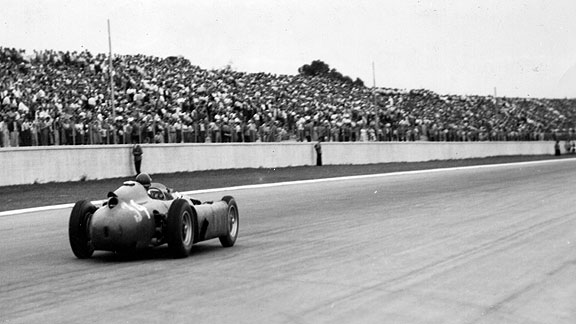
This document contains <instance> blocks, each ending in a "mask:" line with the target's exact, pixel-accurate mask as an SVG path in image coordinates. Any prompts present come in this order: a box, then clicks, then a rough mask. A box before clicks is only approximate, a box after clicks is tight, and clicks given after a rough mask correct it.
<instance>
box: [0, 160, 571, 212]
mask: <svg viewBox="0 0 576 324" xmlns="http://www.w3.org/2000/svg"><path fill="white" fill-rule="evenodd" d="M571 160H572V159H571ZM566 161H567V160H565V159H554V160H541V161H528V162H513V163H500V164H484V165H471V166H464V167H453V168H439V169H426V170H414V171H399V172H389V173H377V174H366V175H356V176H345V177H337V178H324V179H312V180H298V181H288V182H275V183H264V184H254V185H244V186H236V187H225V188H213V189H201V190H192V191H184V192H180V193H181V194H183V195H186V196H191V195H197V194H204V193H212V192H223V191H237V190H246V189H259V188H260V189H261V188H270V187H280V186H294V185H300V184H307V183H321V182H333V181H345V180H354V179H366V178H379V177H391V176H402V175H411V174H421V173H434V172H447V171H458V170H470V169H485V168H497V167H503V166H522V165H533V164H544V163H558V162H566ZM104 201H105V200H97V201H93V202H92V203H94V204H102V203H103V202H104ZM72 207H74V203H70V204H61V205H53V206H44V207H34V208H25V209H16V210H8V211H3V212H0V217H4V216H13V215H21V214H28V213H35V212H42V211H50V210H59V209H67V208H72Z"/></svg>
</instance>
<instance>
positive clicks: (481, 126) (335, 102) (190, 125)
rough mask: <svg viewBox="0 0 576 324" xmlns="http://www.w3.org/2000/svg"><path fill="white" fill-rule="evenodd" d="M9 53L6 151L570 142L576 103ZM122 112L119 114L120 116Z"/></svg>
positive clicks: (3, 118) (0, 125) (134, 58)
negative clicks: (90, 147)
mask: <svg viewBox="0 0 576 324" xmlns="http://www.w3.org/2000/svg"><path fill="white" fill-rule="evenodd" d="M108 62H109V58H108V56H107V55H106V54H96V55H93V54H91V53H90V52H88V51H83V52H62V51H51V50H46V51H34V52H33V53H26V52H25V51H24V50H20V49H10V48H2V47H0V103H1V107H0V145H1V146H3V147H15V146H36V145H74V144H76V145H79V144H113V143H121V144H127V143H183V142H184V143H204V142H210V143H218V142H277V141H285V140H292V141H317V140H321V141H517V140H520V141H532V140H553V139H564V140H572V139H573V136H574V130H573V129H574V120H575V117H576V99H537V98H505V97H492V96H477V95H466V96H464V95H443V94H437V93H434V92H432V91H428V90H400V89H389V88H378V89H373V88H369V87H365V86H363V85H358V84H351V83H346V82H340V81H337V80H333V79H328V78H323V77H318V76H316V77H311V76H305V75H302V74H299V75H276V74H270V73H244V72H237V71H234V70H232V69H230V68H224V69H219V70H207V69H202V68H200V67H198V66H194V65H192V64H191V63H190V61H189V60H187V59H185V58H183V57H168V58H158V57H151V56H145V55H115V56H114V57H113V64H112V66H113V71H114V73H113V83H114V87H113V89H114V90H113V93H114V103H113V105H112V104H111V97H112V96H111V93H112V90H111V88H112V87H110V75H109V72H108V71H109V65H108V64H109V63H108ZM112 107H114V108H112Z"/></svg>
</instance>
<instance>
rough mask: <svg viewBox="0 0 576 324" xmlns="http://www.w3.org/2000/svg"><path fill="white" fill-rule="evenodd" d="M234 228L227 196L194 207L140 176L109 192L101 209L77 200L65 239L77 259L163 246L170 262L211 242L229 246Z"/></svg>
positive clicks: (236, 222) (232, 206) (233, 213)
mask: <svg viewBox="0 0 576 324" xmlns="http://www.w3.org/2000/svg"><path fill="white" fill-rule="evenodd" d="M238 226H239V214H238V206H237V205H236V201H235V200H234V198H233V197H231V196H224V197H223V198H222V200H220V201H214V202H210V201H208V202H200V201H198V200H195V199H192V198H188V197H185V196H183V195H182V194H180V193H177V192H174V191H172V190H171V189H169V188H167V187H166V186H164V185H162V184H160V183H153V182H151V178H150V176H148V175H147V174H140V175H138V177H137V178H136V181H126V182H124V183H123V185H122V186H121V187H120V188H118V189H116V191H114V192H109V193H108V199H107V201H105V202H104V203H103V205H102V207H99V208H98V207H96V206H95V205H94V204H92V203H91V202H89V201H87V200H81V201H78V202H77V203H76V204H75V205H74V208H73V209H72V213H71V214H70V220H69V224H68V236H69V239H70V246H71V248H72V252H74V255H76V257H78V258H80V259H84V258H89V257H91V256H92V254H93V253H94V251H95V250H102V251H113V252H117V253H130V252H133V251H135V250H138V249H144V248H148V247H156V246H160V245H163V244H166V243H167V244H168V249H169V250H170V252H171V254H172V255H173V256H174V257H187V256H188V255H189V254H190V251H191V249H192V245H193V244H194V243H197V242H201V241H206V240H209V239H213V238H219V239H220V243H221V244H222V246H224V247H231V246H233V245H234V243H235V242H236V238H237V237H238Z"/></svg>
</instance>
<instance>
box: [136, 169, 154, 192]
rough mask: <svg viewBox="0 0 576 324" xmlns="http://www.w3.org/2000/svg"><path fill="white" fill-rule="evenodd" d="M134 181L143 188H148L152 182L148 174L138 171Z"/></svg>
mask: <svg viewBox="0 0 576 324" xmlns="http://www.w3.org/2000/svg"><path fill="white" fill-rule="evenodd" d="M136 181H137V182H139V183H140V184H141V185H143V186H144V188H146V189H148V188H149V187H150V184H151V183H152V178H151V177H150V176H149V175H148V173H140V174H139V175H137V176H136Z"/></svg>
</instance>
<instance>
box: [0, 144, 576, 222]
mask: <svg viewBox="0 0 576 324" xmlns="http://www.w3.org/2000/svg"><path fill="white" fill-rule="evenodd" d="M566 158H576V156H574V155H565V156H560V157H555V156H550V155H539V156H507V157H489V158H482V159H466V160H449V161H429V162H413V163H383V164H367V165H329V166H322V167H316V166H306V167H288V168H258V169H228V170H212V171H196V172H180V173H171V174H152V179H153V180H154V181H155V182H160V183H164V184H166V185H167V186H169V187H171V188H174V189H175V190H179V191H188V190H198V189H210V188H220V187H229V186H240V185H248V184H262V183H273V182H283V181H295V180H308V179H321V178H333V177H342V176H352V175H364V174H378V173H390V172H400V171H411V170H425V169H437V168H449V167H461V166H471V165H485V164H498V163H513V162H521V161H539V160H551V159H566ZM132 179H133V178H113V179H104V180H92V181H80V182H65V183H48V184H33V185H20V186H6V187H0V211H7V210H14V209H21V208H31V207H40V206H48V205H56V204H65V203H74V202H76V201H78V200H81V199H89V200H98V199H103V198H105V197H106V194H107V193H108V192H109V191H113V190H115V189H116V188H117V187H118V186H119V185H120V184H121V183H122V182H123V181H125V180H132Z"/></svg>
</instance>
